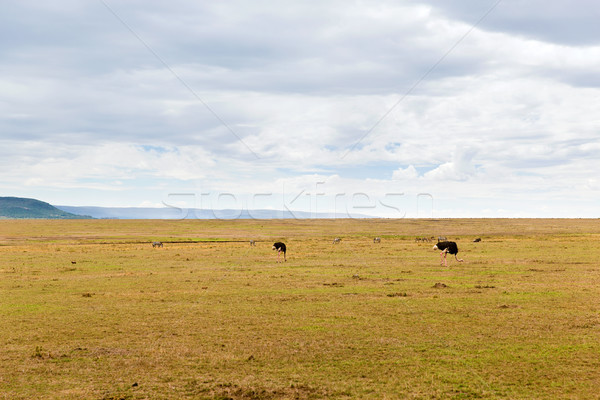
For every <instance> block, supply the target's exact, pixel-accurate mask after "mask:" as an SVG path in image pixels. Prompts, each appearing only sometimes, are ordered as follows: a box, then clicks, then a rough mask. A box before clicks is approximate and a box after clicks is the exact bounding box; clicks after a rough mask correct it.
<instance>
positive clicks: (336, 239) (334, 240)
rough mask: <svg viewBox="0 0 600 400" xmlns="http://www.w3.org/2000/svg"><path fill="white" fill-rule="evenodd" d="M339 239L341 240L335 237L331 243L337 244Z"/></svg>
mask: <svg viewBox="0 0 600 400" xmlns="http://www.w3.org/2000/svg"><path fill="white" fill-rule="evenodd" d="M341 241H342V239H340V238H335V239H333V244H338V243H339V242H341Z"/></svg>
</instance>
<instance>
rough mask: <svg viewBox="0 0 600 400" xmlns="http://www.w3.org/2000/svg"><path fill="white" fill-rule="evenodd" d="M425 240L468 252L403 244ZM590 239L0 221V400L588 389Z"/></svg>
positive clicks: (386, 228) (394, 227) (594, 352)
mask: <svg viewBox="0 0 600 400" xmlns="http://www.w3.org/2000/svg"><path fill="white" fill-rule="evenodd" d="M438 235H444V236H446V237H448V238H449V239H451V240H456V241H457V242H458V244H459V249H460V253H459V254H460V255H461V257H463V258H465V262H464V263H456V262H455V261H454V258H452V259H450V258H449V267H447V268H446V267H441V266H440V265H439V254H438V252H436V251H433V250H432V249H431V247H432V245H433V243H427V242H425V243H423V242H415V237H417V236H418V237H431V236H435V237H437V236H438ZM375 236H379V237H381V238H382V241H381V243H380V244H375V243H373V237H375ZM334 237H340V238H342V241H341V243H339V244H336V245H333V244H332V239H333V238H334ZM475 237H481V238H482V242H481V243H473V242H472V240H473V239H474V238H475ZM250 239H253V240H256V241H257V243H256V246H255V247H253V246H250V245H249V243H248V241H249V240H250ZM599 239H600V223H599V221H598V220H301V221H295V220H285V221H280V220H276V221H253V220H236V221H199V220H196V221H105V220H92V221H90V220H85V221H34V220H31V221H11V220H4V221H0V293H1V295H0V322H1V324H0V340H1V341H2V342H1V345H2V352H1V355H0V357H1V360H0V398H4V399H32V398H40V399H59V398H60V399H187V398H189V399H226V398H232V399H281V398H283V399H321V398H338V399H349V398H360V399H385V398H389V399H395V398H413V399H432V398H439V399H453V398H455V399H465V398H488V399H563V398H564V399H576V398H577V399H579V398H581V399H588V398H598V393H600V379H599V378H600V375H599V372H598V371H600V267H599V266H598V259H599V258H600V246H599V245H598V243H599ZM154 240H161V241H163V242H165V247H164V248H157V249H153V248H152V246H151V245H150V243H151V242H152V241H154ZM278 240H283V241H284V242H286V243H287V244H288V249H289V250H288V261H287V262H286V263H276V262H275V260H276V255H275V253H274V252H273V251H272V250H271V244H272V243H273V242H274V241H278Z"/></svg>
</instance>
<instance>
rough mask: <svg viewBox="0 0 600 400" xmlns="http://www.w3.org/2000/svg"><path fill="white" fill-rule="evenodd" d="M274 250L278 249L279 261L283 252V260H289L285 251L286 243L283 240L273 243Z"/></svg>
mask: <svg viewBox="0 0 600 400" xmlns="http://www.w3.org/2000/svg"><path fill="white" fill-rule="evenodd" d="M273 250H277V262H279V255H280V254H281V253H283V260H284V261H287V258H286V256H285V252H286V250H287V249H286V247H285V243H282V242H275V243H273Z"/></svg>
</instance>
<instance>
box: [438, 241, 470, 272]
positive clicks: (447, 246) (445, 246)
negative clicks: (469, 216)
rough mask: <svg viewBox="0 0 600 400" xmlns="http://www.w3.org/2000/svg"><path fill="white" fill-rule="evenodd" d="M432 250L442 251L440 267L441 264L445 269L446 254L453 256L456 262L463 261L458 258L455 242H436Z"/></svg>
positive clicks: (446, 263)
mask: <svg viewBox="0 0 600 400" xmlns="http://www.w3.org/2000/svg"><path fill="white" fill-rule="evenodd" d="M433 249H434V250H441V251H442V252H441V253H440V265H442V264H443V265H445V266H446V267H447V266H448V262H447V261H446V255H447V254H448V253H450V254H454V258H456V261H458V262H463V261H464V260H463V259H461V258H458V255H457V254H458V246H457V245H456V242H438V243H437V244H436V245H435V246H433Z"/></svg>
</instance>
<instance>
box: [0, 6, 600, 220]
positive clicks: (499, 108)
mask: <svg viewBox="0 0 600 400" xmlns="http://www.w3.org/2000/svg"><path fill="white" fill-rule="evenodd" d="M534 3H535V4H537V3H538V2H537V1H536V2H534ZM107 4H108V5H109V7H110V8H111V9H112V11H113V12H115V13H116V14H117V15H119V17H120V18H121V19H122V20H123V21H125V23H126V24H127V26H128V27H125V26H124V25H123V24H122V23H121V22H120V21H119V20H118V19H117V18H115V16H114V15H113V14H112V13H111V12H110V11H109V10H108V9H107V8H106V7H105V6H104V5H103V4H102V3H100V2H99V3H89V4H83V3H77V2H72V1H58V2H54V3H52V5H44V4H41V3H35V2H30V1H23V2H18V3H12V4H10V5H7V6H6V7H5V9H4V10H3V15H2V16H0V27H1V28H0V29H1V30H2V32H1V33H2V35H0V37H4V38H11V39H10V40H8V39H5V40H1V39H0V63H1V65H2V76H1V77H0V131H1V132H2V137H1V138H0V142H1V143H0V144H1V145H2V146H0V167H2V168H3V182H2V183H0V187H1V188H2V189H3V190H4V191H15V190H19V188H20V187H22V186H23V184H25V185H28V186H27V188H29V189H30V190H31V193H34V194H35V190H36V189H37V190H39V192H40V193H48V192H49V191H52V190H63V191H65V193H67V192H69V193H70V192H72V191H81V190H95V191H96V192H94V193H96V195H95V197H96V198H99V197H100V196H102V193H105V194H104V196H106V199H103V200H102V201H103V202H104V203H109V202H110V199H111V197H112V196H113V195H114V192H115V191H116V190H118V191H119V193H125V192H127V190H131V191H133V190H132V189H131V188H135V191H136V192H137V193H136V196H134V197H131V200H130V202H131V204H156V203H159V202H160V201H159V200H160V199H157V198H156V197H157V190H159V189H160V190H163V193H168V192H169V191H174V190H175V189H177V190H179V191H182V190H183V191H186V190H187V191H195V190H204V189H206V190H211V191H219V192H235V193H246V194H248V193H250V194H251V193H256V191H257V190H259V189H260V190H263V191H268V190H271V191H272V192H276V191H278V190H279V189H278V185H279V186H281V185H285V186H289V187H290V190H299V188H301V187H304V188H306V187H310V185H313V186H314V182H313V181H315V180H318V179H323V180H324V181H326V182H328V183H327V184H323V185H321V188H322V189H323V190H326V191H328V192H333V193H334V194H335V193H353V191H356V190H360V191H362V192H366V193H370V194H372V195H373V198H378V199H380V198H381V196H383V195H385V190H387V189H386V188H389V187H392V188H393V190H394V191H396V192H404V193H406V197H407V198H408V197H409V195H410V196H414V195H415V194H417V193H421V192H428V193H429V192H431V193H432V194H434V195H435V196H436V198H439V197H440V196H441V195H445V194H448V193H452V194H453V196H456V197H457V198H461V199H466V198H467V197H469V196H470V197H473V198H485V201H488V202H489V201H491V200H490V199H491V198H493V197H494V196H496V198H498V196H503V197H504V201H505V202H506V203H510V204H514V203H513V200H515V199H519V200H521V201H522V199H523V198H526V196H525V195H522V193H528V196H529V195H531V193H535V192H541V193H544V195H545V197H546V198H548V199H557V200H555V201H556V203H557V204H558V202H560V201H564V200H559V199H564V198H568V196H569V195H570V196H574V195H577V194H579V195H581V197H582V198H583V197H584V196H585V197H586V198H592V199H593V196H598V193H597V188H598V184H597V182H596V180H595V178H594V176H593V175H594V171H595V163H596V162H597V154H598V151H599V150H600V139H598V130H599V129H600V122H599V121H598V120H597V118H595V117H594V115H595V114H596V112H597V110H598V108H599V107H600V96H599V94H600V80H598V78H597V70H598V69H599V68H600V43H599V42H598V40H597V39H594V38H593V37H590V36H589V35H588V36H586V32H587V33H590V32H596V30H597V28H596V27H595V26H596V25H597V24H595V22H594V24H595V25H593V24H590V21H591V19H590V16H589V15H588V14H590V13H589V12H584V10H583V9H579V8H577V7H568V9H564V4H563V3H561V2H550V3H547V2H546V3H544V6H543V7H533V6H531V5H525V4H521V3H519V2H517V3H514V4H512V3H510V4H509V3H506V2H501V3H500V4H499V5H498V6H497V7H496V8H495V9H494V10H493V11H492V13H491V14H490V15H489V16H488V17H486V18H485V19H484V20H483V21H481V23H480V24H479V25H478V26H477V27H476V28H475V29H472V28H473V24H474V22H475V21H477V20H478V19H479V18H480V17H481V16H482V15H483V13H484V12H485V11H486V10H487V9H488V8H489V6H490V5H482V4H481V3H477V2H471V1H467V2H466V3H465V2H463V3H461V4H454V3H452V4H451V3H449V2H443V3H441V2H439V1H437V0H429V1H424V2H421V3H418V4H416V3H409V2H406V3H402V2H401V3H398V2H390V1H377V2H370V3H364V2H358V3H352V4H347V3H345V2H341V1H333V2H325V3H323V2H312V1H311V2H306V3H292V2H290V3H289V4H288V3H285V4H280V5H277V6H273V4H272V3H271V2H267V1H259V2H254V3H253V4H252V6H248V5H247V4H245V3H243V2H233V3H197V2H190V1H185V0H176V1H175V2H174V3H173V2H170V3H168V4H167V3H162V2H156V1H148V2H144V3H143V6H141V3H139V2H133V3H118V2H115V3H114V4H113V2H107ZM517 5H518V7H517ZM538 6H539V4H538ZM587 7H588V8H589V10H597V9H598V8H597V7H598V6H597V5H593V4H591V3H590V4H588V5H587ZM562 16H564V17H565V18H562ZM567 17H568V18H567ZM84 21H85V23H84ZM550 22H552V23H550ZM128 28H129V29H132V30H134V31H135V32H136V33H137V34H138V36H139V37H140V38H141V39H142V40H143V42H144V43H142V42H141V41H140V40H138V38H136V37H135V36H134V35H133V34H132V33H131V32H130V31H129V29H128ZM471 29H472V30H471ZM569 30H571V31H569ZM467 32H469V33H468V35H467V36H466V37H464V38H463V36H464V35H465V33H467ZM561 37H562V39H561ZM145 45H148V46H150V47H151V48H152V50H153V51H154V53H155V54H153V53H152V52H151V51H149V50H148V48H147V47H146V46H145ZM449 50H450V51H449ZM155 55H158V58H157V57H156V56H155ZM163 62H164V63H165V64H166V65H168V68H167V67H166V66H165V64H164V63H163ZM438 62H439V63H438ZM432 67H433V68H432ZM203 103H204V104H203ZM206 106H208V107H210V110H209V109H208V108H207V107H206ZM350 150H351V151H350ZM117 182H120V183H117ZM198 188H202V189H198ZM273 188H275V190H273ZM482 188H484V189H485V190H482ZM311 190H313V189H311ZM315 190H316V189H315ZM313 191H314V190H313ZM144 193H145V195H146V196H147V198H141V199H140V198H139V197H140V196H143V194H144ZM68 195H69V194H67V195H66V196H68ZM56 196H58V195H56ZM128 196H131V194H128ZM123 201H125V200H123V198H120V199H119V202H120V203H121V204H122V202H123ZM482 201H483V200H482ZM144 202H147V203H144ZM62 203H67V201H62ZM460 204H461V203H460V202H459V201H457V202H456V204H453V205H452V207H447V208H446V211H444V212H447V213H449V214H451V213H455V214H456V215H463V214H464V213H467V214H468V212H469V211H468V209H467V210H466V211H461V205H460ZM266 206H268V205H266ZM515 207H516V206H514V205H513V206H512V208H511V207H504V206H502V204H493V205H491V204H490V205H489V206H488V207H481V209H482V210H484V209H487V210H506V214H507V215H508V214H510V212H511V209H512V210H514V209H515ZM556 209H558V207H554V208H552V207H550V208H548V210H556ZM440 212H441V210H440ZM522 212H524V211H523V210H519V213H522ZM548 212H550V211H548ZM490 213H491V211H490ZM515 213H516V211H515ZM515 215H516V214H515Z"/></svg>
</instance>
